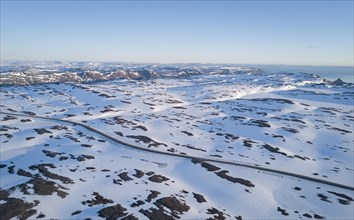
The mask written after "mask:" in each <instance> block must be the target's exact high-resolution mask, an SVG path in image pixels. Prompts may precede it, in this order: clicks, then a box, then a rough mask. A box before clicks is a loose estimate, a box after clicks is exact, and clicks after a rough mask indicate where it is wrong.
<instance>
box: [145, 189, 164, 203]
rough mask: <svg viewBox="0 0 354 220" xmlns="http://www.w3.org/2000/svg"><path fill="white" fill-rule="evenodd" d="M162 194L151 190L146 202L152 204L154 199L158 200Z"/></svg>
mask: <svg viewBox="0 0 354 220" xmlns="http://www.w3.org/2000/svg"><path fill="white" fill-rule="evenodd" d="M159 194H161V193H160V192H157V191H155V190H150V194H149V195H148V197H147V198H146V199H145V201H146V202H151V201H152V200H153V199H155V198H157V196H158V195H159Z"/></svg>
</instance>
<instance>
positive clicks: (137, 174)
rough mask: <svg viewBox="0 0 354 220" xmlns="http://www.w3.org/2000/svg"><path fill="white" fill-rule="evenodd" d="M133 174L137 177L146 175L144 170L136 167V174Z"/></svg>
mask: <svg viewBox="0 0 354 220" xmlns="http://www.w3.org/2000/svg"><path fill="white" fill-rule="evenodd" d="M133 176H135V177H136V178H141V177H143V176H144V172H143V171H141V170H137V169H135V174H133Z"/></svg>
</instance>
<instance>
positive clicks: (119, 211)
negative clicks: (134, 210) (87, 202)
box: [97, 204, 137, 220]
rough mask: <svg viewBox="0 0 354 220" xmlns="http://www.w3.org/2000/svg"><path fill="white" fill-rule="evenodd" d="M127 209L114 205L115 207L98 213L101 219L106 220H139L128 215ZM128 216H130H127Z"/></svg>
mask: <svg viewBox="0 0 354 220" xmlns="http://www.w3.org/2000/svg"><path fill="white" fill-rule="evenodd" d="M126 211H127V209H126V208H124V207H122V206H121V205H120V204H117V205H114V206H109V207H106V208H103V209H101V210H100V211H98V212H97V213H98V216H100V217H101V218H105V219H107V220H115V219H118V218H122V217H124V218H122V219H126V220H127V219H131V220H135V219H137V218H136V217H135V216H133V215H132V214H131V215H128V213H127V212H126ZM127 215H128V216H127Z"/></svg>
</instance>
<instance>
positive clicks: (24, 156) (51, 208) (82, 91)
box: [0, 65, 354, 219]
mask: <svg viewBox="0 0 354 220" xmlns="http://www.w3.org/2000/svg"><path fill="white" fill-rule="evenodd" d="M92 66H94V65H91V67H92ZM91 67H90V68H91ZM31 68H32V69H33V67H31ZM31 68H30V69H31ZM36 68H38V66H37V67H36ZM41 68H44V67H43V66H41ZM45 68H46V69H47V71H50V70H53V69H55V68H54V67H53V69H48V67H45ZM60 68H62V66H61V65H59V67H56V69H55V71H54V70H53V72H58V71H59V70H58V69H60ZM85 68H86V69H87V68H88V67H87V66H86V67H85ZM92 68H93V67H92ZM94 68H96V70H95V71H97V68H98V67H97V66H95V67H94ZM105 68H106V70H107V72H104V73H103V71H102V70H101V71H98V72H99V73H100V74H101V75H102V76H104V77H107V75H108V74H110V73H108V72H110V71H112V68H113V67H109V65H107V66H106V67H105ZM109 68H111V69H109ZM115 68H116V67H115ZM100 69H104V68H103V67H100ZM124 69H125V70H124V71H126V72H130V73H133V72H139V71H140V72H141V71H143V70H146V71H148V72H149V73H152V72H154V73H156V76H157V77H152V78H150V77H144V78H150V80H133V79H130V78H131V77H126V79H119V80H117V79H116V78H114V77H112V78H110V79H108V78H107V80H106V81H105V82H96V83H90V84H83V83H81V84H64V83H62V84H38V85H32V86H23V87H15V86H7V87H1V88H0V91H1V96H0V98H1V103H0V105H1V106H0V107H1V111H2V112H3V113H2V114H0V116H1V117H0V120H1V128H0V138H1V139H0V144H1V149H0V150H1V158H0V159H1V162H0V174H1V181H0V187H1V191H0V207H1V213H3V214H2V216H3V218H4V219H9V218H12V217H16V216H17V217H19V218H22V217H23V218H26V217H30V218H45V219H53V218H57V219H85V218H91V219H96V218H99V217H102V218H107V219H109V218H112V219H115V218H125V219H135V218H139V219H146V218H149V219H164V218H165V219H169V218H170V219H176V218H181V219H206V218H214V219H235V218H236V219H298V218H315V219H325V218H327V219H351V218H352V217H353V215H354V213H353V209H354V205H353V199H354V190H353V187H354V184H353V178H354V170H353V165H354V156H353V152H354V149H353V144H354V140H353V127H354V125H353V122H354V109H353V98H354V91H353V86H352V85H349V84H343V85H335V84H331V83H329V82H327V81H325V80H322V79H321V78H319V77H317V76H313V75H308V74H290V73H284V74H282V73H278V74H269V73H265V72H263V71H261V70H259V69H247V68H239V67H230V66H229V67H228V66H222V67H221V66H218V67H215V66H214V67H213V66H205V65H204V66H203V65H201V66H197V65H194V66H177V65H175V66H173V67H168V66H156V65H150V66H149V67H147V66H125V67H124ZM128 69H129V71H128ZM16 71H18V70H16ZM60 71H61V70H60ZM90 71H94V70H90ZM114 71H118V70H114ZM120 71H123V70H120ZM143 73H145V74H147V72H143ZM9 74H14V73H6V74H4V75H3V76H8V75H9ZM55 74H57V73H50V74H47V75H48V77H53V76H54V75H55ZM76 75H77V76H80V78H82V76H83V75H82V74H81V75H80V74H76ZM95 77H96V78H97V77H98V76H97V75H96V76H95ZM8 78H11V77H9V76H8ZM20 78H21V77H20ZM54 78H55V77H54ZM3 79H4V78H1V80H2V81H1V82H2V83H3V82H4V81H3ZM114 79H116V80H114ZM73 81H74V82H76V81H75V80H73ZM79 82H84V81H79ZM85 82H87V81H85ZM3 84H8V83H3ZM4 112H8V113H16V114H22V115H24V116H14V115H10V114H6V113H4ZM26 115H27V116H26ZM33 115H36V116H43V117H48V118H58V119H65V120H69V121H72V122H80V123H84V124H86V125H89V126H91V127H93V128H95V129H97V130H99V131H100V132H103V133H105V134H107V135H110V136H112V137H115V138H118V139H120V140H123V141H125V142H129V143H132V144H136V145H138V146H140V147H143V148H146V149H153V150H158V151H160V152H167V153H173V154H176V155H182V156H183V155H188V156H194V157H198V158H205V159H208V158H209V159H212V160H220V161H224V162H235V163H241V164H247V165H250V166H253V167H264V168H269V169H274V170H279V171H285V172H289V173H293V174H299V175H303V176H308V177H313V178H315V179H317V180H318V182H316V181H309V180H306V179H301V178H296V177H294V176H288V175H283V174H279V173H276V172H270V171H269V172H268V171H263V170H257V169H250V168H246V167H240V166H235V165H232V164H225V163H218V162H210V161H207V160H192V159H189V158H183V157H174V156H171V155H161V154H156V153H153V152H147V151H144V150H137V149H133V148H131V147H129V146H126V145H124V144H119V143H116V142H114V141H112V140H111V139H109V138H107V137H106V136H102V135H100V134H98V133H96V132H94V131H92V130H87V129H85V128H84V127H82V126H79V125H74V124H72V123H68V122H64V121H52V120H47V119H40V118H34V117H31V116H33ZM321 181H327V182H333V183H338V184H340V185H344V186H347V187H346V188H345V187H344V188H343V187H336V186H333V185H330V184H325V183H323V182H321Z"/></svg>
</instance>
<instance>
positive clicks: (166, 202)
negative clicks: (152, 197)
mask: <svg viewBox="0 0 354 220" xmlns="http://www.w3.org/2000/svg"><path fill="white" fill-rule="evenodd" d="M154 204H155V205H156V206H157V207H158V209H156V208H150V209H148V210H144V209H140V210H139V212H141V213H142V214H144V215H145V216H146V217H148V218H149V219H171V220H172V219H179V218H180V216H179V215H181V214H183V213H184V212H187V211H188V210H189V209H190V207H189V206H188V205H187V204H185V203H183V202H181V201H179V200H178V199H177V198H175V197H164V198H161V199H158V200H156V202H154ZM166 209H168V210H169V212H168V213H166V211H165V210H166Z"/></svg>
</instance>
